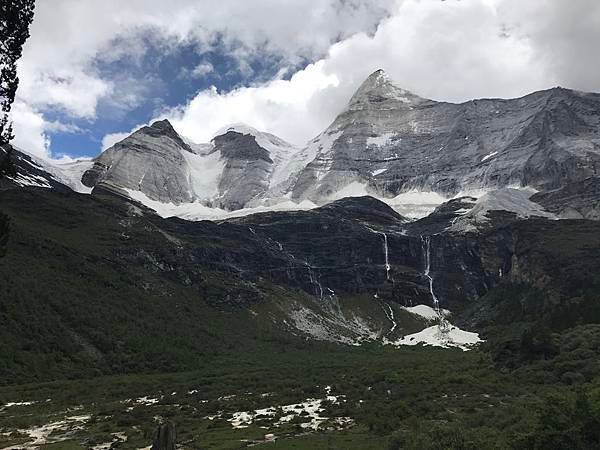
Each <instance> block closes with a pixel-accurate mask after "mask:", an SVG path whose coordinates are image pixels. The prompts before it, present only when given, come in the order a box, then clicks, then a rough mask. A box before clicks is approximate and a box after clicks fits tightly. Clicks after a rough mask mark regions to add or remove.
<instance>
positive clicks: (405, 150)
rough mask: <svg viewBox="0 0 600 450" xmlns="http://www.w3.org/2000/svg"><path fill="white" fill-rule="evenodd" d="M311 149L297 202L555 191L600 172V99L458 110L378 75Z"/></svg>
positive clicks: (547, 98)
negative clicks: (351, 188)
mask: <svg viewBox="0 0 600 450" xmlns="http://www.w3.org/2000/svg"><path fill="white" fill-rule="evenodd" d="M309 147H310V148H314V149H316V150H317V151H316V152H315V153H316V157H315V158H314V159H313V160H312V161H311V162H310V163H309V164H308V165H307V166H306V167H305V168H304V169H303V170H302V172H301V174H300V175H299V177H298V181H297V183H296V184H295V186H294V189H293V198H295V199H305V198H308V199H310V200H312V201H314V202H317V203H320V202H323V201H324V200H326V199H328V198H330V197H331V196H332V195H334V194H335V193H336V192H338V191H340V190H342V189H344V188H345V187H347V186H348V185H350V184H352V183H360V184H362V185H363V186H364V190H365V191H366V192H369V193H372V194H375V195H378V196H381V197H393V196H396V195H398V194H400V193H402V192H406V191H411V190H418V191H433V192H437V193H439V194H441V195H443V196H446V197H452V196H455V195H456V194H458V193H459V192H465V191H473V190H481V189H495V188H499V187H506V186H517V187H525V186H529V187H532V188H536V189H538V190H542V189H553V188H557V187H559V186H562V185H563V184H564V183H566V182H570V181H576V180H582V179H585V178H587V177H590V176H596V175H597V173H598V168H599V167H600V95H599V94H585V93H580V92H575V91H570V90H567V89H562V88H555V89H550V90H547V91H541V92H536V93H534V94H531V95H528V96H526V97H523V98H519V99H513V100H500V99H484V100H473V101H469V102H466V103H462V104H453V103H444V102H435V101H432V100H426V99H423V98H420V97H418V96H416V95H414V94H412V93H410V92H408V91H405V90H403V89H401V88H399V87H397V86H395V85H394V83H393V82H392V81H391V80H390V79H389V78H388V77H387V75H386V74H385V73H384V72H383V71H377V72H375V73H373V74H372V75H371V76H370V77H369V78H368V79H367V80H366V81H365V82H364V83H363V85H362V86H361V87H360V88H359V89H358V91H357V92H356V94H355V95H354V96H353V97H352V99H351V100H350V102H349V104H348V106H347V108H346V109H345V110H344V111H343V112H342V113H341V114H340V115H339V116H338V117H337V118H336V119H335V121H334V122H333V123H332V124H331V125H330V126H329V128H328V129H327V130H326V131H325V132H324V133H322V134H321V135H320V136H319V137H317V138H316V139H315V140H314V141H312V142H311V143H310V144H309Z"/></svg>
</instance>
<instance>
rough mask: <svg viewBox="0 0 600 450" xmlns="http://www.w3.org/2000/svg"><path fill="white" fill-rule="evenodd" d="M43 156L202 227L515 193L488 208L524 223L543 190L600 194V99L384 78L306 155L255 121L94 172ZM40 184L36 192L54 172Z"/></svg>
mask: <svg viewBox="0 0 600 450" xmlns="http://www.w3.org/2000/svg"><path fill="white" fill-rule="evenodd" d="M36 161H37V162H35V165H36V167H37V169H36V170H38V172H39V169H40V168H41V167H44V168H46V170H47V172H48V173H49V174H50V177H51V178H54V179H57V180H63V181H64V184H67V185H69V186H70V187H71V188H73V189H75V190H77V191H79V192H89V191H90V190H91V189H93V190H94V192H111V193H117V194H119V195H124V196H127V197H130V198H132V199H135V200H137V201H140V202H142V203H144V204H146V205H147V206H149V207H151V208H153V209H155V210H156V211H157V212H159V213H160V214H161V215H163V216H170V215H175V216H180V217H184V218H187V219H192V220H197V219H206V218H208V219H211V218H222V217H228V216H231V215H240V214H244V213H249V212H255V211H264V210H270V209H307V208H312V207H315V206H316V205H322V204H325V203H327V202H330V201H333V200H336V199H339V198H343V197H349V196H359V195H367V194H368V195H372V196H375V197H377V198H379V199H381V200H383V201H385V202H386V203H388V204H389V205H391V206H392V207H394V208H395V209H396V210H397V211H398V212H400V213H401V214H403V215H406V216H408V217H423V216H425V215H427V214H429V213H430V212H432V211H433V210H434V209H435V208H436V207H437V206H439V205H440V204H442V203H444V202H445V201H447V200H449V199H451V198H454V197H459V196H461V195H465V194H468V195H474V196H476V197H481V196H482V195H484V194H486V193H488V192H490V191H494V190H497V189H502V190H503V191H502V192H501V193H499V194H497V195H496V194H494V195H491V196H489V195H488V196H487V197H485V198H483V200H482V201H483V202H484V203H486V204H487V203H490V202H491V203H492V204H493V205H496V206H493V205H492V206H490V205H487V206H481V208H479V209H481V210H483V211H487V210H489V208H490V207H500V206H502V205H504V206H503V207H506V205H513V206H514V208H513V209H516V210H518V211H519V214H521V212H522V211H521V210H522V206H523V205H524V204H526V205H529V206H531V205H534V203H532V202H529V200H528V199H529V197H530V196H531V195H532V194H534V193H535V192H536V191H542V192H541V193H540V194H539V195H538V196H537V198H538V199H540V201H541V202H542V203H544V202H545V203H544V204H546V203H548V204H549V202H550V203H552V206H551V207H552V208H553V210H552V211H554V213H555V212H557V211H562V213H559V214H558V216H569V214H575V213H573V211H572V208H574V206H572V205H571V203H573V202H574V201H575V200H577V201H578V202H579V203H581V200H580V199H577V196H576V193H575V194H574V193H573V192H572V191H573V190H575V191H577V188H576V187H572V188H568V189H567V191H563V192H568V195H560V194H555V195H553V196H551V197H548V199H547V198H546V197H544V196H543V194H544V192H547V191H551V190H556V189H560V188H564V187H565V186H566V185H568V184H570V183H574V186H582V187H585V186H587V187H589V186H592V185H595V184H594V183H590V182H585V180H586V179H589V178H593V177H596V176H597V175H598V168H599V167H600V94H587V93H581V92H576V91H571V90H567V89H563V88H554V89H550V90H546V91H540V92H536V93H533V94H530V95H528V96H525V97H523V98H519V99H512V100H501V99H483V100H473V101H469V102H466V103H461V104H454V103H445V102H436V101H433V100H428V99H424V98H421V97H419V96H417V95H415V94H413V93H411V92H409V91H407V90H404V89H402V88H400V87H398V86H396V85H395V84H394V82H392V81H391V80H390V78H389V77H388V76H387V75H386V74H385V73H384V72H383V71H382V70H378V71H376V72H374V73H373V74H372V75H370V76H369V77H368V78H367V79H366V80H365V81H364V83H363V84H362V85H361V86H360V88H359V89H358V90H357V91H356V93H355V94H354V95H353V96H352V98H351V99H350V101H349V103H348V105H347V106H346V108H345V109H344V110H343V111H342V112H341V113H340V114H339V116H338V117H337V118H336V119H335V120H334V121H333V123H332V124H331V125H330V126H329V127H328V128H327V129H326V130H325V131H323V132H322V133H321V134H320V135H319V136H317V137H316V138H314V139H313V140H311V141H310V142H309V143H308V144H307V145H306V146H305V147H304V148H298V147H295V146H293V145H291V144H289V143H288V142H286V141H285V140H283V139H281V138H279V137H277V136H275V135H272V134H269V133H265V132H262V131H259V130H256V129H254V128H252V127H249V126H247V125H244V124H235V125H231V126H229V127H225V128H223V129H222V130H220V131H219V132H218V133H217V135H216V136H215V137H214V138H213V139H212V140H211V141H210V142H209V143H203V144H197V143H193V142H191V141H190V140H189V139H187V138H185V137H184V136H181V135H179V134H178V133H177V132H176V131H175V129H174V128H173V127H172V125H171V124H170V123H169V122H168V121H167V120H162V121H158V122H155V123H153V124H152V125H150V126H145V127H143V128H141V129H139V130H137V131H136V132H134V133H133V134H131V135H130V136H129V137H127V138H125V139H124V140H122V141H121V142H118V143H117V144H115V145H113V146H112V147H110V148H109V149H107V150H105V151H104V152H103V153H102V154H101V155H99V156H98V157H97V158H95V159H94V160H93V163H92V162H83V163H80V164H72V165H71V166H64V165H62V166H59V165H56V164H51V163H48V164H46V165H44V163H43V162H42V161H41V160H39V161H38V160H36ZM90 166H91V167H90ZM22 176H23V175H22ZM32 176H33V178H31V180H29V182H28V184H35V180H36V178H35V177H39V176H40V175H39V173H38V174H37V175H36V174H34V175H32ZM38 181H39V183H38V184H39V185H44V183H42V181H41V180H38ZM577 183H579V184H577ZM26 184H27V183H26ZM46 184H48V183H46ZM506 188H517V189H527V190H526V191H525V192H524V193H516V191H510V190H506ZM588 190H589V189H588ZM594 192H595V190H594V189H592V191H590V192H588V194H589V195H586V197H585V202H584V203H585V204H584V205H583V204H582V205H579V203H578V206H577V208H580V209H581V208H584V209H585V211H584V212H583V213H581V214H582V215H584V216H586V217H595V212H594V211H596V210H597V204H596V203H597V202H596V198H597V195H595V194H594ZM507 196H508V197H511V200H510V201H509V200H508V197H507ZM524 196H526V197H527V198H524ZM513 197H514V198H513ZM497 199H502V201H498V202H497V201H495V200H497ZM557 199H562V200H561V201H562V203H561V204H560V205H556V204H555V203H556V201H557ZM565 202H566V203H565ZM569 202H570V203H569ZM498 205H500V206H498ZM515 205H520V206H519V207H516V206H515ZM536 208H538V207H537V206H535V207H531V208H530V210H531V212H532V213H533V212H535V211H536ZM569 208H571V209H569ZM234 211H236V212H234ZM590 211H591V212H590ZM473 214H475V213H473ZM480 215H481V214H479V216H480ZM469 217H470V216H469ZM458 222H459V223H460V222H462V220H459V221H458Z"/></svg>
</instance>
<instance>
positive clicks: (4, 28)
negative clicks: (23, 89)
mask: <svg viewBox="0 0 600 450" xmlns="http://www.w3.org/2000/svg"><path fill="white" fill-rule="evenodd" d="M34 7H35V1H34V0H7V1H6V0H5V1H3V2H2V4H1V5H0V111H1V114H2V115H1V117H0V146H4V145H6V144H8V143H9V142H10V141H11V140H12V138H13V137H14V136H13V134H12V123H11V121H10V119H9V116H8V113H9V112H10V108H11V106H12V104H13V102H14V101H15V94H16V92H17V87H18V85H19V77H18V76H17V61H18V59H19V58H20V57H21V55H22V53H23V44H25V41H26V40H27V38H28V37H29V25H30V24H31V21H32V20H33V10H34Z"/></svg>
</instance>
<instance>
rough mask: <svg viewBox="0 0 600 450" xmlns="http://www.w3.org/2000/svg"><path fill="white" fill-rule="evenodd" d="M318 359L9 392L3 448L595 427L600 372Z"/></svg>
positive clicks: (431, 358)
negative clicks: (568, 374)
mask: <svg viewBox="0 0 600 450" xmlns="http://www.w3.org/2000/svg"><path fill="white" fill-rule="evenodd" d="M315 350H316V349H315V348H313V349H312V350H310V351H307V350H304V349H302V348H290V349H288V350H287V351H283V350H281V351H280V353H279V354H273V353H270V354H263V353H256V354H250V353H246V354H244V355H231V357H221V358H218V359H216V360H213V361H212V362H211V363H210V365H207V366H206V367H205V368H204V369H203V370H198V371H194V372H186V373H176V374H159V375H128V376H113V377H101V378H95V379H89V380H77V381H61V382H53V383H41V384H26V385H17V386H14V385H13V386H6V387H3V388H1V389H0V404H1V405H4V406H1V407H0V448H20V445H24V446H27V445H31V444H34V446H35V444H40V445H39V448H42V449H88V448H94V449H108V448H115V449H116V448H119V449H141V448H145V447H148V446H149V445H150V444H151V442H152V435H153V433H154V431H155V429H156V427H157V425H158V423H160V422H164V421H170V422H173V423H175V425H176V427H177V436H178V443H179V444H180V445H181V446H182V448H193V449H197V448H207V449H237V448H244V447H247V446H250V445H256V446H257V447H258V448H265V449H271V448H273V449H337V448H339V449H400V448H403V449H404V448H407V449H442V448H453V449H454V448H456V449H463V448H464V449H488V448H489V449H504V448H593V447H585V446H584V445H585V444H584V443H582V442H580V443H578V442H577V441H576V439H579V438H581V433H579V434H580V436H575V435H573V436H572V437H569V436H570V435H569V434H566V435H564V433H565V430H564V429H563V428H565V427H567V428H569V429H570V430H571V431H572V432H575V431H576V430H575V428H576V427H577V426H579V425H581V427H586V426H591V424H590V423H589V422H590V421H591V420H593V417H594V414H596V413H597V411H596V412H594V408H596V409H597V408H598V406H599V405H600V396H599V395H597V394H598V393H599V392H600V383H599V382H598V381H599V380H598V378H597V377H595V376H594V378H593V379H592V380H591V381H590V382H587V381H585V380H581V381H580V382H579V383H573V382H561V381H558V382H557V381H556V379H555V377H552V376H543V374H544V372H547V371H548V367H547V366H545V365H533V366H530V367H529V368H528V369H527V371H525V372H524V373H522V374H521V373H520V372H519V371H516V372H511V373H502V371H500V370H497V369H496V368H495V367H494V364H493V363H492V362H491V361H490V360H489V359H488V356H487V354H486V353H483V352H481V351H479V350H474V351H470V352H463V351H460V350H442V349H436V348H423V347H415V348H402V349H399V350H394V349H388V348H382V347H378V346H366V347H363V348H352V347H345V346H339V347H338V346H328V345H324V346H323V348H321V349H318V350H319V351H315ZM532 374H533V375H532ZM534 375H538V376H534ZM595 401H597V403H594V402H595ZM582 408H584V409H586V411H585V412H584V411H582V410H581V409H582ZM257 410H258V411H257ZM590 411H592V412H590ZM580 416H581V417H585V419H582V420H583V422H585V423H583V422H582V423H581V424H579V422H578V420H579V418H580ZM548 421H550V422H548ZM111 445H112V447H110V446H111ZM540 445H553V446H552V447H548V446H540ZM580 445H582V446H580Z"/></svg>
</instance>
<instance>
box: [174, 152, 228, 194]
mask: <svg viewBox="0 0 600 450" xmlns="http://www.w3.org/2000/svg"><path fill="white" fill-rule="evenodd" d="M181 153H182V155H183V157H184V158H185V160H186V162H187V164H188V168H189V175H188V178H189V181H190V185H191V187H192V190H193V191H194V197H195V198H196V199H197V200H199V201H209V200H212V199H213V198H215V197H216V196H217V195H218V193H219V179H220V178H221V175H222V174H223V170H224V169H225V165H226V162H225V161H223V160H222V159H221V152H213V153H211V154H209V155H199V154H194V153H190V152H181Z"/></svg>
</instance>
